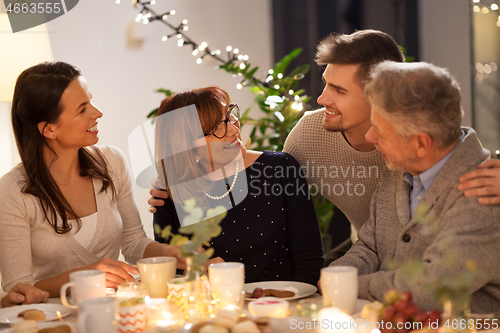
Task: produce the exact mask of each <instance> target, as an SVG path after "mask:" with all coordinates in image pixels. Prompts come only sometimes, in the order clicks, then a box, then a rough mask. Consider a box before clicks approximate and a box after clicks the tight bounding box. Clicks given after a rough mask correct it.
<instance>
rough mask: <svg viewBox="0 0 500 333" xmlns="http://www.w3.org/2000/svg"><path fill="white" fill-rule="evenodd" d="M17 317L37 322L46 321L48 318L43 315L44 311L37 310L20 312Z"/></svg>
mask: <svg viewBox="0 0 500 333" xmlns="http://www.w3.org/2000/svg"><path fill="white" fill-rule="evenodd" d="M17 316H18V317H22V318H23V319H24V320H36V321H40V320H45V318H47V317H46V316H45V313H43V311H40V310H35V309H28V310H24V311H22V312H19V314H18V315H17Z"/></svg>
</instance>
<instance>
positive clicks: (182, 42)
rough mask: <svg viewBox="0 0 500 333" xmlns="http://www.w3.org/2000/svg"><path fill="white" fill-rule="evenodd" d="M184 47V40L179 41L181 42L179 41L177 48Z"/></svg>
mask: <svg viewBox="0 0 500 333" xmlns="http://www.w3.org/2000/svg"><path fill="white" fill-rule="evenodd" d="M182 45H184V39H179V40H178V41H177V46H178V47H181V46H182Z"/></svg>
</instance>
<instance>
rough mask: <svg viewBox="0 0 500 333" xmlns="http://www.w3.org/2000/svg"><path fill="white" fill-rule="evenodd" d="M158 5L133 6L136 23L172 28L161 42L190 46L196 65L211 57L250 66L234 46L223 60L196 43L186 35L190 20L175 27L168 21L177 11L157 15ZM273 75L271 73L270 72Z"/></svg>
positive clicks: (135, 1) (219, 54) (137, 3)
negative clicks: (161, 24) (154, 23)
mask: <svg viewBox="0 0 500 333" xmlns="http://www.w3.org/2000/svg"><path fill="white" fill-rule="evenodd" d="M115 3H116V4H120V3H121V0H116V1H115ZM155 4H156V1H155V0H151V1H140V0H133V5H134V7H135V8H137V9H138V10H139V14H138V15H137V17H136V19H135V21H136V22H139V23H140V22H142V23H143V24H149V23H151V22H155V21H156V22H161V23H163V24H164V25H166V26H167V27H168V28H170V30H171V32H170V33H169V34H165V35H163V36H162V38H161V40H162V41H163V42H166V41H168V40H171V39H176V40H177V46H179V47H182V46H188V47H191V48H192V52H191V54H192V55H193V56H194V57H197V59H196V63H197V64H201V63H202V62H203V59H204V58H205V57H211V58H213V59H215V60H217V61H218V62H220V63H221V64H223V65H227V64H229V63H239V67H240V68H241V69H244V68H245V67H246V66H247V65H248V59H249V57H248V55H243V54H241V53H240V50H239V49H238V48H233V47H232V46H227V47H226V59H223V58H222V51H221V50H219V49H216V50H212V49H211V48H210V47H209V46H208V44H207V43H206V42H201V43H196V42H195V41H193V40H192V39H191V38H189V36H187V35H186V31H188V30H189V26H188V20H186V19H184V20H182V22H181V23H180V24H178V25H174V24H172V23H170V22H169V21H168V19H169V18H170V17H172V16H174V15H175V14H176V11H175V10H170V11H168V12H164V13H161V14H158V13H156V12H155V11H154V10H153V9H152V8H151V7H152V6H154V5H155ZM270 74H271V72H270ZM253 79H254V80H256V81H257V82H258V83H260V84H261V85H264V86H267V82H262V81H260V80H259V79H257V78H255V77H253ZM244 81H245V80H243V81H242V82H240V83H239V84H237V88H238V89H241V88H242V87H243V83H244Z"/></svg>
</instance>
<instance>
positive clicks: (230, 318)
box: [214, 310, 238, 328]
mask: <svg viewBox="0 0 500 333" xmlns="http://www.w3.org/2000/svg"><path fill="white" fill-rule="evenodd" d="M236 321H238V315H237V314H236V313H234V312H232V311H228V310H219V312H217V317H216V318H215V319H214V324H215V325H217V326H223V327H226V328H231V327H233V326H234V325H235V324H236Z"/></svg>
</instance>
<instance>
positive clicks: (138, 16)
mask: <svg viewBox="0 0 500 333" xmlns="http://www.w3.org/2000/svg"><path fill="white" fill-rule="evenodd" d="M141 20H142V14H141V13H139V15H137V17H136V18H135V21H136V22H140V21H141Z"/></svg>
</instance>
